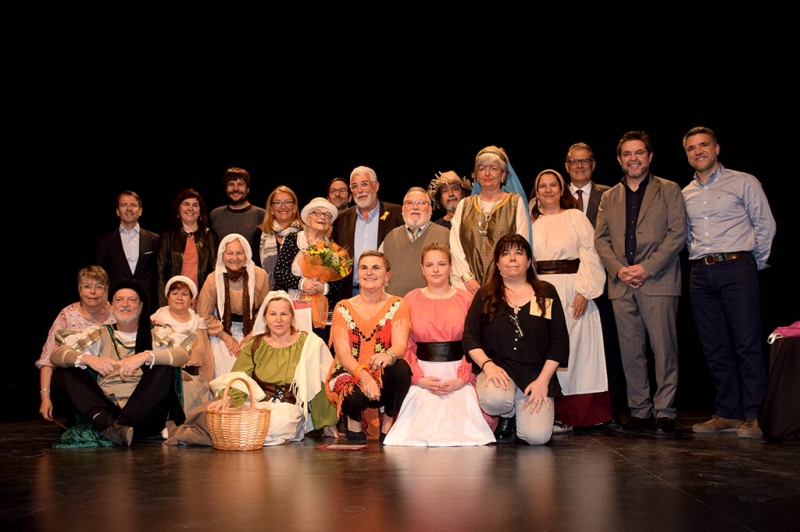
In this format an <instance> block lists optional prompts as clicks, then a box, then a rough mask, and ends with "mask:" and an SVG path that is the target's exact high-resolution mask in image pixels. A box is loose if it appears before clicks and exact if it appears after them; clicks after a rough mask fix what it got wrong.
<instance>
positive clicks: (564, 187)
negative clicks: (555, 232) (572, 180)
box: [531, 168, 567, 212]
mask: <svg viewBox="0 0 800 532" xmlns="http://www.w3.org/2000/svg"><path fill="white" fill-rule="evenodd" d="M545 174H553V175H554V176H556V179H558V182H559V184H560V185H561V193H562V194H563V193H564V191H565V190H567V185H566V183H565V182H564V176H562V175H561V174H560V173H558V171H556V170H553V169H552V168H545V169H544V170H542V171H541V172H539V173H538V174H537V175H536V179H534V180H533V190H531V193H532V194H533V198H531V199H535V200H536V208H537V210H538V211H539V212H542V202H541V201H539V196H538V194H536V191H537V190H538V189H539V178H541V177H542V176H543V175H545ZM559 201H561V199H559Z"/></svg>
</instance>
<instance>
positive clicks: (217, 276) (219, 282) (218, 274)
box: [214, 233, 256, 319]
mask: <svg viewBox="0 0 800 532" xmlns="http://www.w3.org/2000/svg"><path fill="white" fill-rule="evenodd" d="M236 239H238V240H239V243H241V244H242V248H244V254H245V256H246V257H247V262H246V263H245V269H246V270H247V293H248V294H249V295H250V301H251V302H252V301H255V295H256V264H255V262H253V250H252V249H250V243H249V242H248V241H247V239H246V238H245V237H243V236H242V235H240V234H238V233H230V234H229V235H227V236H226V237H225V238H223V239H222V242H220V243H219V248H218V250H217V264H216V267H215V268H214V282H215V283H216V286H217V312H218V313H219V317H220V319H222V316H223V315H224V314H225V279H224V278H223V274H224V273H225V272H226V271H227V270H226V269H225V263H224V262H223V260H222V256H223V255H224V254H225V246H226V245H227V244H228V242H231V241H233V240H236ZM244 311H245V312H250V309H244Z"/></svg>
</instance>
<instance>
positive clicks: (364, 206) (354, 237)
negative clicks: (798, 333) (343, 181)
mask: <svg viewBox="0 0 800 532" xmlns="http://www.w3.org/2000/svg"><path fill="white" fill-rule="evenodd" d="M379 188H380V183H378V176H377V174H376V173H375V170H373V169H372V168H369V167H368V166H358V167H356V168H354V169H353V171H352V172H350V191H351V192H352V193H353V200H354V201H355V205H353V206H352V207H348V208H347V209H345V210H343V211H342V212H341V213H339V216H338V217H337V218H336V221H335V222H334V223H333V232H332V233H331V240H333V241H334V242H336V243H337V244H339V245H340V246H342V247H343V248H345V249H346V250H347V253H348V254H349V255H350V258H351V259H353V264H358V258H359V257H360V256H361V253H363V252H364V251H366V250H368V249H373V250H377V249H378V248H379V247H380V245H381V243H382V242H383V239H384V238H386V235H387V234H389V231H391V230H392V229H394V228H395V227H398V226H400V225H403V212H402V208H401V207H400V205H397V204H396V203H387V202H384V201H379V200H378V189H379ZM354 270H355V268H354ZM356 294H358V276H357V275H353V273H352V272H351V273H350V275H348V276H347V277H346V278H345V283H344V286H343V287H342V291H341V292H340V293H339V298H340V299H347V298H350V297H352V296H354V295H356Z"/></svg>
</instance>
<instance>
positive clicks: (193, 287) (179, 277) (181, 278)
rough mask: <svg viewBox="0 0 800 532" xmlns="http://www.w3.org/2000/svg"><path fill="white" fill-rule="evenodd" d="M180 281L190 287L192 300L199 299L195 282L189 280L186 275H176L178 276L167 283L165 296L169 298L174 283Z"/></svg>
mask: <svg viewBox="0 0 800 532" xmlns="http://www.w3.org/2000/svg"><path fill="white" fill-rule="evenodd" d="M178 281H182V282H184V283H186V285H187V286H188V287H189V290H190V291H191V292H192V300H194V299H196V298H197V285H196V284H194V281H192V280H191V279H189V278H188V277H186V276H185V275H176V276H174V277H172V278H170V280H169V281H167V285H166V286H165V287H164V295H165V296H167V297H169V289H170V288H171V287H172V284H173V283H176V282H178Z"/></svg>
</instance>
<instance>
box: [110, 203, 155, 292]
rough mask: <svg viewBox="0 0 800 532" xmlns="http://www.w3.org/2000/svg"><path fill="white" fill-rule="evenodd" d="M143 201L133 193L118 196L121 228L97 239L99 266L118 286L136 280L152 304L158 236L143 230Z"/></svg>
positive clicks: (112, 282)
mask: <svg viewBox="0 0 800 532" xmlns="http://www.w3.org/2000/svg"><path fill="white" fill-rule="evenodd" d="M141 215H142V200H141V198H140V197H139V194H137V193H136V192H134V191H132V190H126V191H124V192H121V193H120V194H119V195H118V196H117V216H118V217H119V227H118V228H117V229H115V230H114V231H111V232H110V233H108V234H106V235H103V236H101V237H100V238H99V239H98V240H97V247H96V253H95V264H97V265H98V266H100V267H102V268H103V269H104V270H105V271H106V273H108V277H109V279H110V281H111V285H112V286H114V285H115V284H117V283H118V282H119V281H122V280H125V279H133V280H135V281H138V282H139V283H140V284H141V285H142V286H143V287H144V288H145V290H146V291H147V295H148V296H149V297H150V301H158V295H157V294H156V255H157V253H156V249H157V248H158V235H157V234H156V233H153V232H152V231H147V230H146V229H142V227H141V226H140V225H139V217H141Z"/></svg>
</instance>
